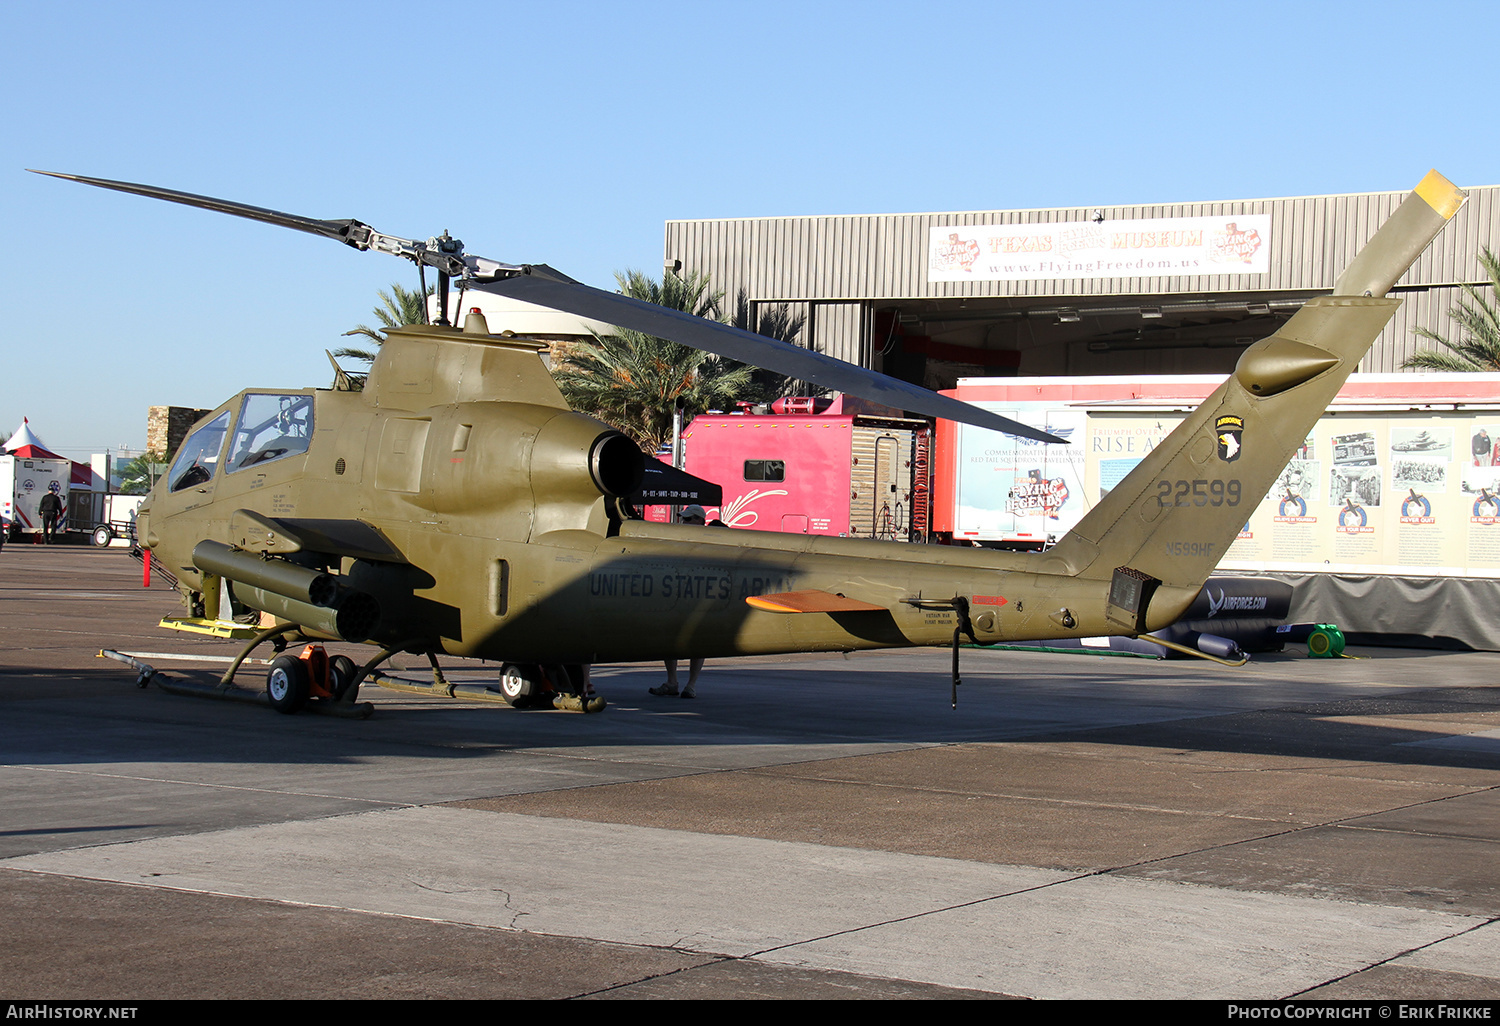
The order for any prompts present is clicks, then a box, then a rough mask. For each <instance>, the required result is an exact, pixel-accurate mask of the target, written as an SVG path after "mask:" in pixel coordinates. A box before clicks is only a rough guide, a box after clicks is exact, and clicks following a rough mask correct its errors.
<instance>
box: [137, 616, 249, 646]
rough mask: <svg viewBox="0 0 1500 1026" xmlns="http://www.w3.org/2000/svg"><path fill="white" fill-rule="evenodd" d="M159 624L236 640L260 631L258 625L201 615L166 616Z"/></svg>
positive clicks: (170, 628)
mask: <svg viewBox="0 0 1500 1026" xmlns="http://www.w3.org/2000/svg"><path fill="white" fill-rule="evenodd" d="M157 626H158V627H165V628H166V629H167V630H169V631H183V632H185V633H188V634H206V635H208V636H209V637H211V638H230V639H233V640H235V641H248V640H249V639H250V638H253V637H255V635H256V634H257V633H259V631H260V628H258V627H252V626H249V625H247V624H243V623H235V622H234V621H233V620H209V619H207V618H205V617H201V616H164V617H162V618H161V623H159V624H157Z"/></svg>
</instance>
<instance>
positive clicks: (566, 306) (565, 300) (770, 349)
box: [469, 274, 1064, 443]
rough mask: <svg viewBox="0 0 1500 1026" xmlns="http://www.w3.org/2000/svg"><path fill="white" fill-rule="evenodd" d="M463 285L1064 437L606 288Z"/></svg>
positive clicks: (927, 409) (992, 423) (999, 426)
mask: <svg viewBox="0 0 1500 1026" xmlns="http://www.w3.org/2000/svg"><path fill="white" fill-rule="evenodd" d="M469 288H470V289H471V290H473V291H478V292H492V293H495V294H496V295H501V296H509V297H512V298H514V299H520V300H523V301H525V302H527V303H535V304H537V305H538V306H546V307H550V308H552V309H554V310H563V311H566V312H567V313H571V314H577V315H578V316H580V317H587V318H588V319H590V320H594V321H603V322H604V323H606V324H617V325H619V326H620V327H622V328H629V329H631V330H632V331H639V332H644V333H645V334H647V335H655V336H656V337H658V338H665V339H671V340H672V341H673V342H680V343H681V344H683V345H686V346H692V347H693V348H694V349H702V350H703V351H705V352H709V353H713V354H714V355H715V356H723V357H726V358H728V359H731V360H738V361H740V362H741V363H748V364H750V365H751V366H754V367H761V368H763V369H765V370H769V371H775V372H776V373H777V374H785V375H787V376H788V377H793V378H796V379H798V380H799V381H810V382H812V383H813V384H815V385H822V386H823V387H824V388H831V389H835V390H837V391H840V392H850V393H852V394H854V395H857V396H861V397H863V398H866V399H877V400H881V401H883V402H886V403H889V404H890V405H891V406H894V407H896V408H897V409H902V410H910V411H912V412H913V413H920V414H923V415H925V416H929V417H942V418H944V419H945V420H955V421H960V422H962V423H965V424H973V425H974V426H976V427H982V428H989V429H990V430H991V431H1001V432H1004V433H1005V434H1007V435H1019V436H1020V437H1022V438H1030V439H1033V440H1035V441H1038V442H1057V443H1064V439H1061V438H1058V437H1057V436H1056V435H1050V434H1048V433H1047V432H1045V431H1041V430H1038V429H1037V428H1034V427H1030V426H1028V425H1026V424H1022V423H1020V422H1018V421H1014V420H1011V419H1010V418H1008V417H1002V416H1000V415H999V414H995V413H990V412H988V411H986V410H981V409H980V408H979V407H977V406H971V405H970V404H969V403H966V402H960V401H959V400H957V399H950V398H949V397H947V396H944V395H938V394H937V393H936V392H933V391H931V390H929V389H926V388H923V387H921V386H920V385H913V384H910V383H908V382H905V381H901V380H900V379H898V378H893V377H891V376H889V375H887V374H881V373H879V372H877V371H872V370H866V369H865V368H863V367H856V366H855V365H854V364H852V363H846V362H845V361H843V360H837V359H834V358H833V357H831V356H824V355H823V354H822V353H818V352H814V351H813V350H811V349H803V348H801V347H800V346H794V345H790V344H788V343H786V342H778V341H777V340H776V339H773V338H767V337H766V336H764V335H756V334H753V333H751V332H748V331H742V330H740V329H739V328H732V327H730V326H729V325H727V324H719V323H718V322H717V321H710V320H707V319H706V318H703V317H695V316H693V315H692V314H688V313H683V312H682V311H680V310H669V309H667V308H666V307H664V306H657V305H656V304H655V303H646V302H643V301H641V300H639V299H633V298H631V297H630V296H622V295H620V294H618V293H615V292H605V291H603V290H602V289H596V288H591V287H589V286H588V285H581V284H578V283H577V282H559V281H549V280H547V279H545V278H541V277H538V276H536V275H531V274H522V275H517V276H516V277H514V278H506V279H503V280H501V281H496V282H481V283H476V284H471V285H470V286H469Z"/></svg>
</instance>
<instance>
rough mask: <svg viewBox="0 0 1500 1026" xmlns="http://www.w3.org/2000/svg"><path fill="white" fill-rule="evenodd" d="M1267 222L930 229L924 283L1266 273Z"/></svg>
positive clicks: (1263, 217) (1240, 218)
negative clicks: (925, 280) (925, 281)
mask: <svg viewBox="0 0 1500 1026" xmlns="http://www.w3.org/2000/svg"><path fill="white" fill-rule="evenodd" d="M1270 249H1271V215H1270V214H1224V215H1220V216H1215V217H1159V218H1151V219H1147V220H1136V221H1101V222H1097V223H1096V222H1093V221H1058V222H1053V223H1047V224H974V225H945V226H943V227H939V228H932V229H929V234H928V245H927V280H928V281H1027V280H1033V279H1038V278H1145V277H1160V276H1163V275H1202V274H1265V273H1266V272H1267V271H1269V270H1270V268H1271V255H1270Z"/></svg>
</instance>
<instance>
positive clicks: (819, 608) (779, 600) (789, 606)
mask: <svg viewBox="0 0 1500 1026" xmlns="http://www.w3.org/2000/svg"><path fill="white" fill-rule="evenodd" d="M745 601H746V602H748V603H749V604H750V605H752V606H754V607H755V608H756V609H764V610H766V611H767V612H769V613H871V612H884V611H885V606H877V605H873V604H872V603H869V602H861V601H860V600H859V599H852V598H845V597H844V596H842V595H835V594H834V593H833V592H831V591H818V590H817V589H813V590H812V591H783V592H781V593H779V594H776V595H751V596H750V597H749V598H747V599H745Z"/></svg>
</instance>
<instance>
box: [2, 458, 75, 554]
mask: <svg viewBox="0 0 1500 1026" xmlns="http://www.w3.org/2000/svg"><path fill="white" fill-rule="evenodd" d="M72 478H73V464H72V461H70V460H65V459H60V460H49V459H37V458H34V457H28V456H0V525H3V529H4V531H5V536H6V538H8V539H11V540H16V539H18V538H20V537H21V536H22V535H23V534H40V533H41V531H42V515H41V513H40V512H38V510H37V506H38V504H40V503H41V501H42V496H44V495H46V494H47V493H48V492H49V491H50V492H56V493H57V495H58V497H59V498H60V499H62V501H63V515H62V516H61V517H60V518H58V529H59V530H60V531H65V530H67V523H68V503H69V501H70V496H69V488H68V485H69V482H70V481H71V480H72Z"/></svg>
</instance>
